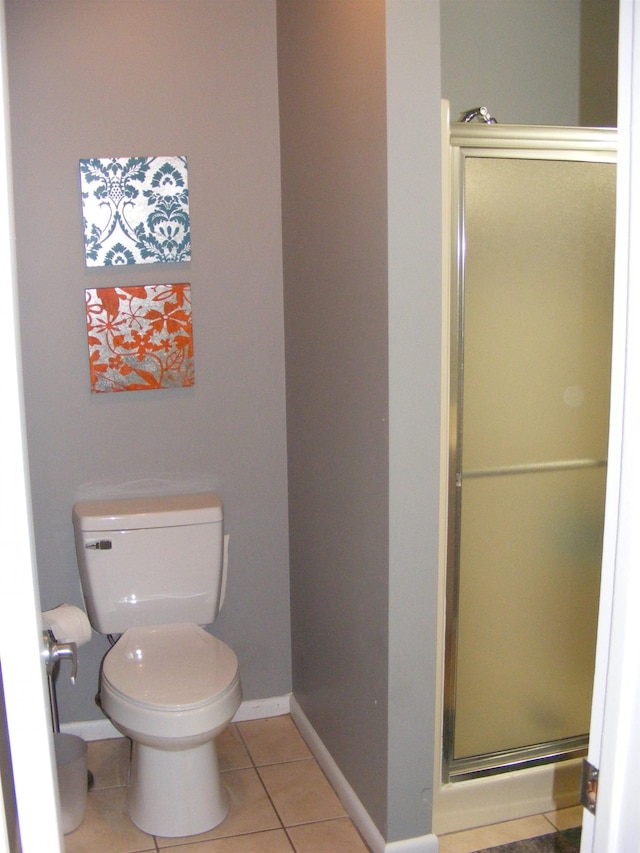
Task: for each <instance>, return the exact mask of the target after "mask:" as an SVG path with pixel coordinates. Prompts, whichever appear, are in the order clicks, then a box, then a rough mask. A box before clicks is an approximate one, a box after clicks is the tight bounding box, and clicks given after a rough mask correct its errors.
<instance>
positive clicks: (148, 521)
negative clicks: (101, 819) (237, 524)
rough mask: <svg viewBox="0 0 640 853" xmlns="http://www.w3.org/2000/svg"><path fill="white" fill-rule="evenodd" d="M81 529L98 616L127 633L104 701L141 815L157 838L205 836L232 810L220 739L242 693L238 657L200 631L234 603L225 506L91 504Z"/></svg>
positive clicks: (136, 818) (87, 587)
mask: <svg viewBox="0 0 640 853" xmlns="http://www.w3.org/2000/svg"><path fill="white" fill-rule="evenodd" d="M73 525H74V530H75V541H76V553H77V557H78V567H79V570H80V580H81V583H82V589H83V593H84V597H85V602H86V606H87V613H88V615H89V621H90V622H91V624H92V626H93V627H94V628H95V630H96V631H98V632H100V633H102V634H108V635H118V634H121V636H120V638H119V639H118V640H117V642H116V643H115V645H113V647H112V648H111V649H110V651H108V652H107V654H106V656H105V658H104V660H103V662H102V672H101V678H100V705H101V707H102V709H103V711H104V712H105V714H106V715H107V716H108V717H109V719H110V720H111V721H112V723H113V724H114V726H115V727H116V728H117V729H118V730H119V731H121V732H122V733H123V734H124V735H126V736H127V737H129V738H131V740H132V742H133V749H132V755H131V767H130V771H129V786H128V790H127V808H128V811H129V814H130V816H131V819H132V820H133V822H134V823H135V824H136V826H138V827H139V828H140V829H142V830H143V831H144V832H148V833H150V834H151V835H160V836H167V837H172V838H175V837H178V836H183V835H195V834H197V833H199V832H205V831H206V830H208V829H211V828H212V827H214V826H217V825H218V824H219V823H220V822H221V821H222V820H224V817H225V815H226V812H227V796H226V792H225V791H224V789H223V787H222V784H221V781H220V774H219V771H218V761H217V756H216V750H215V744H214V738H215V736H216V735H217V734H218V733H219V732H221V731H222V730H223V729H224V728H225V726H226V725H227V724H228V723H229V721H230V720H231V718H232V717H233V715H234V714H235V712H236V711H237V710H238V707H239V706H240V702H241V699H242V692H241V687H240V675H239V672H238V660H237V658H236V656H235V654H234V653H233V651H232V650H231V649H230V648H229V647H228V646H227V645H225V644H224V643H223V642H221V641H220V640H218V639H216V638H215V637H213V636H212V635H211V634H209V633H208V632H207V631H205V630H204V629H203V628H202V627H200V626H202V625H208V624H210V623H211V622H213V620H214V619H215V617H216V615H217V613H218V611H219V609H220V607H221V606H222V601H223V599H224V590H225V583H226V561H225V560H224V559H223V553H224V537H223V524H222V504H221V502H220V500H219V498H217V497H216V496H215V495H211V494H198V495H178V496H174V497H156V498H144V499H137V498H136V499H131V498H128V499H122V500H104V501H84V502H81V503H77V504H76V505H75V506H74V508H73ZM110 639H112V638H111V636H110Z"/></svg>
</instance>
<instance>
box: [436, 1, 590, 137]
mask: <svg viewBox="0 0 640 853" xmlns="http://www.w3.org/2000/svg"><path fill="white" fill-rule="evenodd" d="M441 18H442V23H441V26H442V96H443V97H444V98H447V99H448V100H449V101H450V103H451V118H452V119H453V120H456V119H457V118H458V116H459V114H460V113H461V112H462V111H464V110H467V109H470V108H471V107H477V106H481V105H482V106H486V107H488V109H489V111H490V112H491V113H492V115H494V116H495V117H496V118H497V119H498V121H500V122H503V123H505V124H542V125H577V124H579V109H580V94H579V87H580V0H562V2H558V0H481V2H478V0H441Z"/></svg>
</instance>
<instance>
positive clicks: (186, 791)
mask: <svg viewBox="0 0 640 853" xmlns="http://www.w3.org/2000/svg"><path fill="white" fill-rule="evenodd" d="M127 810H128V812H129V816H130V817H131V820H132V821H133V822H134V823H135V825H136V826H137V827H138V829H141V830H142V831H143V832H147V833H149V834H150V835H160V836H164V837H166V838H178V837H182V836H185V835H197V834H198V833H200V832H206V831H207V830H209V829H213V827H214V826H217V825H218V824H219V823H222V821H223V820H224V818H225V817H226V814H227V810H228V795H227V792H226V790H225V789H224V788H223V785H222V782H221V779H220V773H219V770H218V756H217V754H216V748H215V742H214V740H213V739H212V740H210V741H208V742H207V743H204V744H202V745H201V746H196V747H193V748H192V749H183V750H162V749H155V748H154V747H151V746H145V745H144V744H140V743H137V742H136V741H134V742H133V750H132V754H131V766H130V769H129V785H128V788H127Z"/></svg>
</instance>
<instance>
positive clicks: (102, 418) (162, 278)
mask: <svg viewBox="0 0 640 853" xmlns="http://www.w3.org/2000/svg"><path fill="white" fill-rule="evenodd" d="M6 17H7V42H8V57H9V78H10V98H11V101H10V105H11V124H12V138H13V164H14V182H15V206H16V229H17V257H18V286H19V299H20V314H21V333H22V344H23V366H24V388H25V397H26V422H27V433H28V450H29V459H30V474H31V490H32V495H33V516H34V526H35V537H36V551H37V564H38V574H39V582H40V595H41V601H42V606H43V608H44V609H47V608H50V607H54V606H56V605H57V604H59V603H61V602H70V603H73V604H79V603H80V602H81V597H80V590H79V582H78V579H77V570H76V560H75V552H74V545H73V533H72V526H71V507H72V505H73V503H74V501H76V500H77V499H78V498H85V497H94V496H98V495H106V496H109V495H118V494H137V493H155V492H163V491H166V492H168V493H170V492H180V491H185V490H190V489H195V490H199V491H202V490H203V489H213V490H214V491H216V492H218V493H219V494H220V495H221V496H222V498H223V501H224V503H225V526H226V531H227V532H228V533H230V534H231V561H230V579H229V587H228V596H227V600H226V603H225V607H224V609H223V611H222V613H221V614H220V616H219V618H218V620H217V621H216V624H215V626H214V629H213V630H214V631H215V633H216V634H217V635H218V636H220V637H221V638H222V639H223V640H225V641H227V642H228V643H229V644H230V645H231V646H232V648H233V649H234V650H235V651H236V653H237V654H238V657H239V659H240V667H241V672H242V679H243V686H244V692H245V698H264V697H267V696H275V695H281V694H283V693H286V692H288V691H289V690H290V689H291V673H290V669H291V668H290V639H289V586H288V532H287V486H286V473H287V469H286V433H285V402H284V336H283V311H282V262H281V251H282V249H281V245H282V244H281V226H280V221H281V216H280V161H279V153H280V152H279V140H278V100H277V67H276V20H275V5H274V4H273V3H271V2H264V0H244V2H240V3H236V2H226V0H220V1H219V2H218V0H189V2H174V0H137V2H136V3H130V2H128V0H93V2H91V3H78V2H76V0H58V2H56V3H42V2H39V0H15V2H14V0H9V2H7V6H6ZM140 154H142V155H145V154H186V155H187V157H188V161H189V183H190V186H189V188H190V200H191V219H192V249H193V260H192V261H191V263H189V264H186V265H183V264H177V265H157V264H156V265H143V266H138V267H127V268H123V267H118V268H112V269H106V268H103V269H96V268H93V269H87V268H86V267H85V264H84V255H83V239H82V223H81V212H80V196H79V186H78V183H79V182H78V160H79V159H80V158H81V157H109V156H129V155H140ZM182 281H188V282H190V283H191V288H192V297H193V323H194V341H195V377H196V379H195V386H194V387H193V388H185V389H174V390H163V391H146V392H126V393H119V394H118V393H115V394H114V393H111V394H91V392H90V390H89V374H88V354H87V334H86V327H85V317H84V288H86V287H100V286H110V285H135V284H146V283H148V284H154V283H163V282H182ZM106 648H107V643H106V640H104V639H103V638H100V637H97V636H96V637H95V638H94V640H93V641H92V642H91V643H90V644H89V645H88V646H85V647H83V648H81V650H80V674H79V679H78V683H77V686H76V687H75V688H72V687H71V686H70V684H69V682H68V679H67V678H66V677H64V675H65V672H64V669H65V668H64V666H63V667H62V676H63V677H62V678H61V679H60V684H59V699H60V716H61V720H62V722H68V721H74V720H87V719H92V718H97V717H99V716H100V712H99V711H98V709H97V708H96V707H95V705H94V702H93V697H94V694H95V691H96V686H97V678H98V664H99V661H100V658H101V656H102V654H103V653H104V651H105V649H106Z"/></svg>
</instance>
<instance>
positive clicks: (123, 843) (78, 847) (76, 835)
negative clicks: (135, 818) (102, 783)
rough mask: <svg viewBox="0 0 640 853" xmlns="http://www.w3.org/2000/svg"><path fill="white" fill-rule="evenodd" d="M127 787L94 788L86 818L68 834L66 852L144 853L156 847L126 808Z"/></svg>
mask: <svg viewBox="0 0 640 853" xmlns="http://www.w3.org/2000/svg"><path fill="white" fill-rule="evenodd" d="M126 792H127V789H126V788H105V789H103V790H100V791H91V792H90V794H89V795H88V797H87V811H86V814H85V818H84V821H83V822H82V823H81V824H80V826H79V827H78V828H77V829H76V830H75V832H72V833H70V834H69V835H66V836H65V853H140V851H147V850H153V851H155V849H156V846H155V844H154V841H153V838H152V837H151V836H150V835H147V834H146V833H144V832H141V831H140V830H139V829H138V828H137V827H136V826H135V825H134V824H133V822H132V821H131V818H130V817H129V815H128V814H127V811H126V808H125V796H126Z"/></svg>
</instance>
